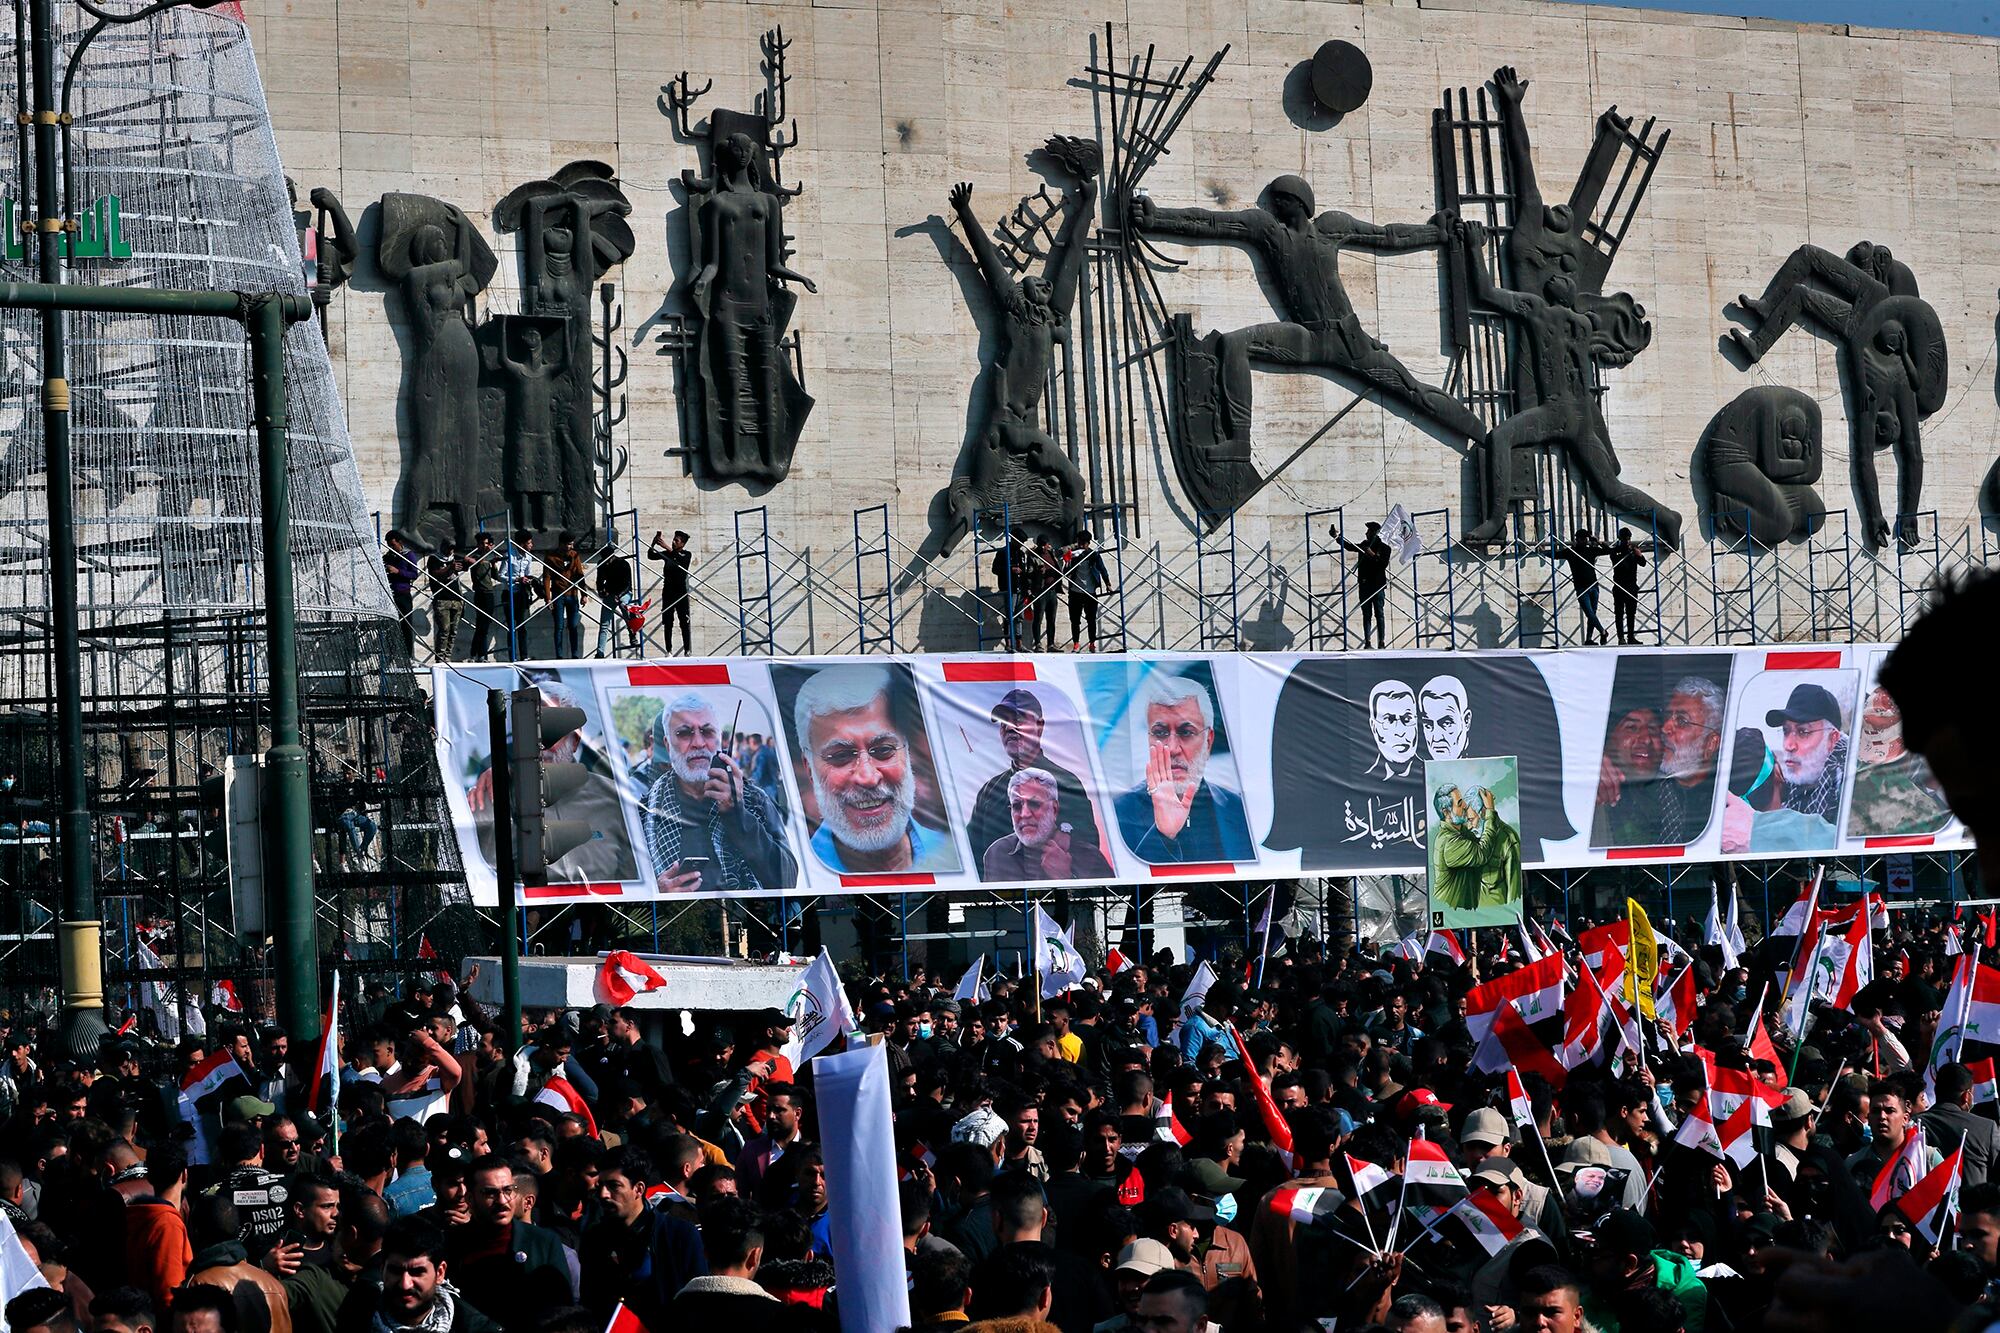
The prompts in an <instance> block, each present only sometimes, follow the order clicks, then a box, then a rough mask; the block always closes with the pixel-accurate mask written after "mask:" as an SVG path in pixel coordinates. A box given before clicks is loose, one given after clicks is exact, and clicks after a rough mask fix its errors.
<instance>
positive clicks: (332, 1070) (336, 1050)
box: [306, 968, 340, 1111]
mask: <svg viewBox="0 0 2000 1333" xmlns="http://www.w3.org/2000/svg"><path fill="white" fill-rule="evenodd" d="M339 1069H340V970H339V969H338V968H335V969H334V973H333V988H332V989H331V990H330V991H329V992H328V993H327V997H326V1014H325V1016H324V1017H323V1018H322V1019H321V1020H320V1025H319V1049H318V1050H317V1051H316V1052H314V1054H313V1063H312V1081H311V1082H310V1083H309V1084H307V1086H306V1107H307V1109H309V1110H314V1111H317V1110H318V1109H319V1090H320V1086H321V1085H322V1084H327V1083H329V1081H330V1083H331V1086H332V1087H333V1089H334V1095H335V1096H336V1097H338V1096H339V1089H340V1076H339V1073H338V1072H337V1071H338V1070H339Z"/></svg>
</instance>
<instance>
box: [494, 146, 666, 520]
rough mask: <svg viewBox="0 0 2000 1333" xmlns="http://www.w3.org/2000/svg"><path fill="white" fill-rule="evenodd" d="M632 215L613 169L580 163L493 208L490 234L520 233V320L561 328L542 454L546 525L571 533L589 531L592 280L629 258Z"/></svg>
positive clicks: (592, 512) (592, 507)
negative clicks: (551, 320)
mask: <svg viewBox="0 0 2000 1333" xmlns="http://www.w3.org/2000/svg"><path fill="white" fill-rule="evenodd" d="M631 212H632V205H631V202H630V201H629V200H627V199H626V197H625V192H624V190H623V189H622V188H620V186H619V184H618V178H617V176H616V175H615V174H614V173H613V172H612V170H611V168H610V167H609V166H607V165H605V164H604V163H602V162H593V161H588V160H582V161H576V162H571V163H568V164H567V165H565V166H564V167H562V168H561V169H560V170H559V171H557V172H556V173H555V175H554V176H552V177H549V178H547V179H545V180H534V181H529V182H527V183H526V184H524V185H519V186H516V187H515V188H514V189H512V190H510V191H508V193H507V196H506V198H504V199H502V200H501V201H500V202H499V203H498V204H495V205H494V207H493V225H494V227H495V228H496V229H498V230H500V231H503V232H518V233H520V236H521V247H520V254H521V266H522V274H521V276H522V283H521V313H522V314H524V315H552V316H555V317H557V318H560V319H561V320H562V321H563V324H562V328H561V333H560V338H561V342H562V348H561V350H560V355H553V354H552V355H551V356H550V364H551V365H552V366H553V367H554V370H553V372H552V374H551V375H550V376H549V378H548V380H547V387H548V391H549V393H550V394H551V395H552V396H553V398H554V400H555V405H556V411H555V414H554V415H552V416H551V418H550V426H551V429H550V430H549V431H548V432H546V433H545V435H544V436H543V445H542V447H545V448H548V449H551V450H553V451H554V455H555V456H554V459H553V461H552V467H553V470H554V475H555V477H556V483H557V484H556V487H555V493H554V496H553V499H552V503H551V505H550V506H549V507H550V508H551V509H552V511H553V512H551V513H550V515H549V520H550V523H551V524H552V525H553V526H555V527H558V528H563V529H567V530H568V531H570V532H572V533H590V532H593V531H595V529H596V526H597V519H598V515H597V506H596V497H597V483H596V478H595V476H594V473H595V470H596V466H597V459H596V453H595V450H594V448H593V442H594V430H593V427H592V423H591V412H592V406H593V401H592V398H591V379H592V375H593V372H594V368H595V350H596V349H595V343H594V341H593V338H592V334H591V317H592V310H593V302H594V301H595V299H596V296H597V283H598V280H599V279H600V278H602V277H604V276H605V275H606V274H608V273H609V272H610V271H611V270H612V269H613V268H614V267H616V266H617V265H618V264H620V263H622V262H624V261H625V260H627V259H629V258H631V256H632V251H633V249H634V248H635V246H636V241H635V238H634V237H633V235H632V227H631V224H630V223H628V222H626V220H625V219H626V218H627V217H628V216H630V214H631Z"/></svg>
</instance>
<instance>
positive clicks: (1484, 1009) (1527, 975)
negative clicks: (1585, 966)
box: [1465, 954, 1563, 1041]
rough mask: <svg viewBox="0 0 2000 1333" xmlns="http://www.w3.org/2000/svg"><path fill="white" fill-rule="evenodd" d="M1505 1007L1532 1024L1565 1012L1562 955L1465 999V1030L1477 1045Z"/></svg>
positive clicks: (1500, 979) (1483, 987) (1475, 990)
mask: <svg viewBox="0 0 2000 1333" xmlns="http://www.w3.org/2000/svg"><path fill="white" fill-rule="evenodd" d="M1503 1005H1509V1006H1512V1007H1513V1008H1514V1009H1516V1010H1518V1011H1519V1012H1520V1015H1521V1017H1522V1018H1523V1019H1524V1020H1526V1021H1527V1022H1529V1023H1538V1022H1541V1021H1542V1020H1543V1019H1545V1018H1553V1017H1555V1015H1557V1014H1559V1013H1561V1012H1562V1005H1563V965H1562V956H1561V955H1560V954H1550V955H1549V956H1548V957H1546V958H1538V959H1536V960H1535V961H1534V962H1532V963H1530V964H1528V965H1527V966H1526V967H1524V968H1520V969H1518V970H1516V971H1513V972H1509V973H1508V974H1507V975H1506V976H1504V977H1495V978H1494V979H1493V980H1491V981H1489V982H1486V983H1485V984H1483V985H1479V986H1474V987H1473V988H1472V989H1471V990H1469V991H1467V992H1466V995H1465V1026H1466V1027H1467V1028H1468V1029H1469V1030H1470V1031H1471V1033H1472V1037H1473V1040H1474V1041H1481V1040H1484V1039H1485V1037H1486V1034H1487V1033H1488V1032H1489V1031H1490V1030H1491V1029H1492V1027H1493V1022H1494V1020H1495V1019H1496V1018H1498V1017H1499V1015H1500V1009H1501V1006H1503Z"/></svg>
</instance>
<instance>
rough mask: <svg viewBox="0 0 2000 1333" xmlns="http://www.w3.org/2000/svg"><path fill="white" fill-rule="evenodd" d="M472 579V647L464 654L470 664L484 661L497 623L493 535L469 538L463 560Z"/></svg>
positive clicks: (497, 559)
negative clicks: (470, 542)
mask: <svg viewBox="0 0 2000 1333" xmlns="http://www.w3.org/2000/svg"><path fill="white" fill-rule="evenodd" d="M465 564H466V569H467V571H468V572H469V574H470V575H471V578H472V647H471V650H470V652H469V653H468V654H467V656H468V658H469V659H470V660H471V661H474V662H484V661H485V660H486V654H487V652H488V650H489V648H490V646H491V644H492V642H493V627H494V626H496V625H498V624H500V623H501V621H500V552H499V550H498V548H496V547H495V546H494V545H493V534H492V533H490V532H482V533H480V534H479V535H478V536H477V537H475V538H473V541H472V550H471V552H470V553H469V554H468V555H467V556H466V559H465Z"/></svg>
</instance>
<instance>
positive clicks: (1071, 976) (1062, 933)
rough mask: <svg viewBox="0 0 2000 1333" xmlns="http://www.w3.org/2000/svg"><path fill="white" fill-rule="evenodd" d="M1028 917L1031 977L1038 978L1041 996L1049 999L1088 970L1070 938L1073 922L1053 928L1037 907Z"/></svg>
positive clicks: (1066, 988) (1045, 913)
mask: <svg viewBox="0 0 2000 1333" xmlns="http://www.w3.org/2000/svg"><path fill="white" fill-rule="evenodd" d="M1030 919H1031V921H1032V922H1033V925H1032V927H1031V928H1032V929H1033V930H1034V932H1035V976H1036V977H1037V978H1039V979H1040V981H1041V985H1042V998H1043V999H1044V1000H1048V999H1053V998H1054V997H1056V996H1058V995H1060V994H1062V993H1063V992H1064V991H1066V990H1068V989H1070V988H1071V987H1073V986H1075V985H1076V984H1077V983H1078V982H1080V981H1082V980H1083V978H1084V974H1085V973H1086V972H1087V971H1088V970H1089V969H1088V968H1086V967H1085V966H1084V964H1083V955H1082V954H1080V953H1078V952H1077V951H1076V944H1075V943H1074V941H1072V939H1071V938H1070V931H1072V930H1075V929H1076V927H1075V926H1074V925H1071V926H1069V927H1068V928H1066V929H1057V927H1056V923H1055V921H1054V919H1053V918H1051V917H1050V916H1049V914H1048V913H1047V912H1044V911H1043V910H1042V909H1041V908H1039V907H1037V908H1036V909H1035V911H1034V915H1033V916H1032V917H1031V918H1030Z"/></svg>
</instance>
